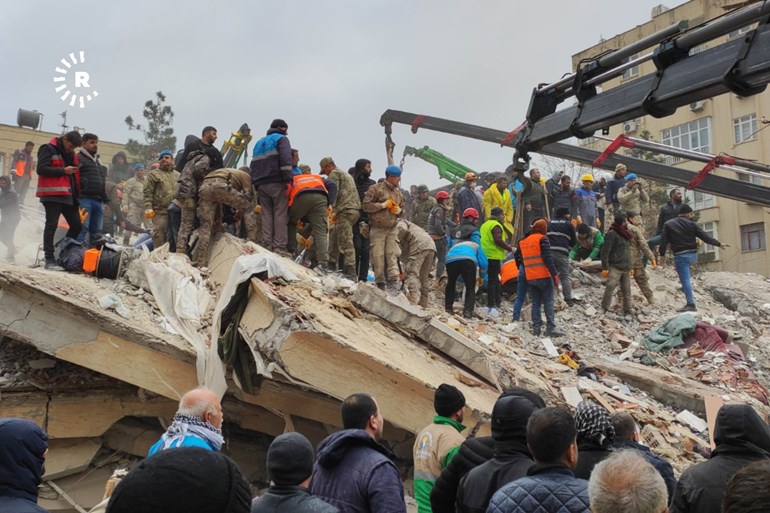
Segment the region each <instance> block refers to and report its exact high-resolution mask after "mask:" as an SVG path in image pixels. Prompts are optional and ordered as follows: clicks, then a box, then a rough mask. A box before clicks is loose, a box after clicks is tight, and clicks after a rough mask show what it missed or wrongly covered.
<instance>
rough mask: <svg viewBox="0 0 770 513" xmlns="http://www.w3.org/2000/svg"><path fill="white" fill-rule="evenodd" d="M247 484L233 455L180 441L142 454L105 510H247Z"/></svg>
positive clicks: (229, 512) (148, 512)
mask: <svg viewBox="0 0 770 513" xmlns="http://www.w3.org/2000/svg"><path fill="white" fill-rule="evenodd" d="M250 510H251V488H250V487H249V483H247V482H246V479H245V478H244V477H243V475H242V474H241V471H240V470H239V469H238V465H236V464H235V462H234V461H233V460H231V459H230V458H228V457H227V456H225V455H224V454H221V453H219V452H213V451H208V450H206V449H202V448H200V447H180V448H176V449H169V450H167V451H162V452H159V453H157V454H155V455H153V456H150V457H149V458H147V459H145V460H143V461H142V462H141V463H139V465H137V466H136V467H135V468H134V469H133V470H131V472H129V473H128V475H127V476H126V477H124V478H123V479H122V480H121V481H120V483H118V486H116V487H115V491H114V492H113V493H112V497H110V502H109V503H108V504H107V513H155V512H157V511H162V512H163V513H190V512H192V511H194V512H195V513H249V512H250Z"/></svg>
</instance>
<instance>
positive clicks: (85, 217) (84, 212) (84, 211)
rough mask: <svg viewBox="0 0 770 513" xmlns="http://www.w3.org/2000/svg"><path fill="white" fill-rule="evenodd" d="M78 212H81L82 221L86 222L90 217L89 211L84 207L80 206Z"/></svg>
mask: <svg viewBox="0 0 770 513" xmlns="http://www.w3.org/2000/svg"><path fill="white" fill-rule="evenodd" d="M78 214H80V222H81V223H85V222H86V219H88V211H87V210H86V209H84V208H83V207H80V208H79V209H78Z"/></svg>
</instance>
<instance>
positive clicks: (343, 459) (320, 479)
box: [310, 429, 406, 513]
mask: <svg viewBox="0 0 770 513" xmlns="http://www.w3.org/2000/svg"><path fill="white" fill-rule="evenodd" d="M310 493H312V494H313V495H315V496H317V497H320V498H321V499H323V500H324V501H326V502H328V503H329V504H331V505H332V506H335V507H337V508H338V509H339V510H340V513H406V503H405V502H404V486H403V484H402V483H401V476H400V475H399V472H398V469H397V468H396V465H395V463H393V455H392V454H391V453H390V452H389V451H388V450H387V449H385V447H383V446H382V445H380V444H379V443H377V442H376V441H375V440H374V439H373V438H372V437H371V436H369V433H367V432H366V431H364V430H363V429H345V430H343V431H338V432H336V433H333V434H331V435H329V436H328V437H326V438H325V439H324V440H323V441H322V442H321V443H320V444H318V456H317V458H316V463H315V465H314V467H313V479H312V480H311V484H310Z"/></svg>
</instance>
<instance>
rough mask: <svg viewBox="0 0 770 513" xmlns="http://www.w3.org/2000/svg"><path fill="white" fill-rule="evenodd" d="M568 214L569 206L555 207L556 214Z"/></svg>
mask: <svg viewBox="0 0 770 513" xmlns="http://www.w3.org/2000/svg"><path fill="white" fill-rule="evenodd" d="M567 214H569V207H559V208H557V209H556V215H557V216H560V217H561V216H566V215H567Z"/></svg>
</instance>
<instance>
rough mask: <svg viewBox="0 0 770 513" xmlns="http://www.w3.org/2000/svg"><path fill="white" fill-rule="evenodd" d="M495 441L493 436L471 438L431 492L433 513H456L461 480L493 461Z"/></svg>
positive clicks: (439, 477)
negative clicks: (472, 470) (475, 469)
mask: <svg viewBox="0 0 770 513" xmlns="http://www.w3.org/2000/svg"><path fill="white" fill-rule="evenodd" d="M494 447H495V441H494V440H493V439H492V437H491V436H482V437H479V438H469V439H467V440H466V441H464V442H463V443H462V445H461V446H460V450H459V451H457V454H455V455H454V457H453V458H452V459H451V461H450V462H449V464H448V465H447V466H446V467H445V468H444V470H442V471H441V475H440V476H438V479H436V483H435V484H434V485H433V490H432V491H431V492H430V506H431V510H432V511H433V513H454V511H455V499H456V498H457V488H458V486H459V484H460V480H461V479H462V478H463V476H465V474H467V473H468V472H470V470H471V469H473V468H475V467H477V466H479V465H481V464H482V463H485V462H487V461H489V460H491V459H492V457H493V456H494V455H495V449H494Z"/></svg>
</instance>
